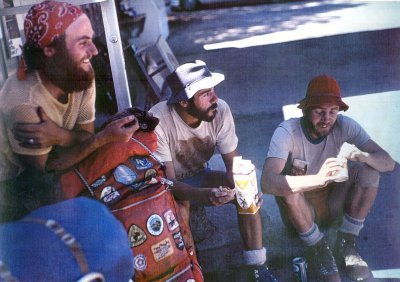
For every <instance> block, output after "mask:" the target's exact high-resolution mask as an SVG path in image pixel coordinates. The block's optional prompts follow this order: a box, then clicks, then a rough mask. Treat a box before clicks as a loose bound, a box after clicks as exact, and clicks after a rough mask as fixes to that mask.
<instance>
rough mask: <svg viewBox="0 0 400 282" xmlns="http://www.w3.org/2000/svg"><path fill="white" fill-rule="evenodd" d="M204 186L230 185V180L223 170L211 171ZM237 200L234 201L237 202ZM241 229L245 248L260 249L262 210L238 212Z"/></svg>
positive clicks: (261, 246) (261, 245)
mask: <svg viewBox="0 0 400 282" xmlns="http://www.w3.org/2000/svg"><path fill="white" fill-rule="evenodd" d="M202 186H203V187H219V186H228V187H229V181H228V179H227V178H226V174H225V172H223V171H211V172H209V173H208V174H207V176H206V178H205V181H204V183H203V185H202ZM234 201H235V202H232V203H233V204H235V206H236V207H237V204H236V200H234ZM238 223H239V231H240V235H241V237H242V241H243V244H244V249H245V250H259V249H261V248H263V244H262V219H261V214H260V212H257V213H255V214H254V215H252V214H238Z"/></svg>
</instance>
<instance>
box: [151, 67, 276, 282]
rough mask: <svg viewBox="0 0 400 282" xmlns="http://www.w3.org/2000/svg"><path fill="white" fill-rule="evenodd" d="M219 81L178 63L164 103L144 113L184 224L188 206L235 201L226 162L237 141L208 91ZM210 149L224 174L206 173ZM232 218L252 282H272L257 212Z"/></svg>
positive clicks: (228, 117)
mask: <svg viewBox="0 0 400 282" xmlns="http://www.w3.org/2000/svg"><path fill="white" fill-rule="evenodd" d="M223 80H224V76H223V75H222V74H219V73H211V72H210V71H209V70H208V68H207V66H206V64H205V63H204V62H202V61H199V60H196V61H194V62H189V63H186V64H183V65H181V66H180V67H178V68H177V69H176V70H175V71H174V72H173V73H171V74H170V75H169V76H168V77H167V83H168V85H169V87H170V88H171V90H172V96H171V97H170V99H169V100H168V102H167V101H163V102H160V103H158V104H157V105H155V106H153V107H152V108H151V109H150V112H151V113H153V114H154V116H156V117H158V118H159V119H160V124H159V125H158V126H157V128H156V130H155V132H156V134H157V137H158V148H157V151H156V155H157V157H158V158H159V159H160V160H161V161H163V162H164V164H165V168H166V175H167V178H168V179H174V180H176V181H177V182H176V183H175V184H174V186H173V188H172V189H173V193H174V195H175V196H176V197H177V198H178V199H179V200H180V201H184V205H185V208H183V211H182V213H183V214H184V215H185V220H186V222H188V223H189V207H190V204H189V201H194V202H197V203H199V204H202V205H215V206H218V205H223V204H225V203H228V202H231V201H232V200H234V197H235V195H234V190H232V188H234V185H233V178H232V163H233V157H235V156H237V155H238V152H237V144H238V138H237V137H236V133H235V125H234V121H233V117H232V114H231V111H230V109H229V106H228V105H227V104H226V102H225V101H223V100H221V99H218V97H217V95H216V94H215V91H214V87H215V86H216V85H217V84H219V83H220V82H221V81H223ZM215 149H218V151H219V152H220V153H221V154H222V158H223V160H224V163H225V166H226V173H225V172H221V171H212V170H210V169H208V168H206V163H207V162H208V161H209V160H210V158H211V157H212V155H213V154H214V151H215ZM206 187H208V188H206ZM218 187H220V188H218ZM222 187H229V189H223V188H222ZM198 188H202V189H198ZM238 219H239V230H240V233H241V236H242V239H243V243H244V248H245V250H244V252H243V255H244V259H245V263H246V264H247V265H248V266H249V270H250V271H249V273H251V275H252V280H257V279H258V280H257V281H276V279H275V278H274V276H273V275H272V273H271V272H270V271H269V270H268V268H267V267H266V265H265V263H266V250H265V248H264V247H263V244H262V222H261V215H260V213H259V212H257V213H255V214H251V215H249V214H239V215H238ZM257 277H258V278H257Z"/></svg>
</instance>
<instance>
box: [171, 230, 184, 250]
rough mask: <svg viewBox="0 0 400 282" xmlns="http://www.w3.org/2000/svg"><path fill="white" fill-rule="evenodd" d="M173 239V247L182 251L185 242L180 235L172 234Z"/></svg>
mask: <svg viewBox="0 0 400 282" xmlns="http://www.w3.org/2000/svg"><path fill="white" fill-rule="evenodd" d="M172 237H173V238H174V241H175V245H176V247H177V248H178V249H179V250H183V248H185V242H184V241H183V237H182V233H181V232H180V231H178V232H176V233H174V234H172Z"/></svg>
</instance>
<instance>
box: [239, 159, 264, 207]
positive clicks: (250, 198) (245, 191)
mask: <svg viewBox="0 0 400 282" xmlns="http://www.w3.org/2000/svg"><path fill="white" fill-rule="evenodd" d="M233 180H234V181H235V193H236V200H237V202H238V205H239V209H238V212H239V214H255V213H256V212H257V211H258V209H259V208H260V207H258V206H257V205H256V203H255V196H256V195H257V193H258V187H257V177H256V170H255V166H254V165H253V164H252V163H251V161H249V160H243V159H242V157H235V158H234V160H233Z"/></svg>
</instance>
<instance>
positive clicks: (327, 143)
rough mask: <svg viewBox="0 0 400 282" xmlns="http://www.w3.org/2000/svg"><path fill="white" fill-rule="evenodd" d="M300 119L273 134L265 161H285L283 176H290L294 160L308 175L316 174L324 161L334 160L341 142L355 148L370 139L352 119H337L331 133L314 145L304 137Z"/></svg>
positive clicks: (292, 120) (281, 126)
mask: <svg viewBox="0 0 400 282" xmlns="http://www.w3.org/2000/svg"><path fill="white" fill-rule="evenodd" d="M304 131H305V129H303V128H302V125H301V118H292V119H289V120H286V121H284V122H282V123H281V124H280V125H279V126H278V128H277V129H276V130H275V132H274V134H273V136H272V139H271V143H270V146H269V150H268V154H267V158H279V159H283V160H285V161H286V165H285V169H284V172H283V174H285V175H286V174H289V171H290V169H291V167H292V163H293V160H294V159H298V160H301V161H306V162H308V168H307V174H309V175H310V174H316V173H318V171H319V170H320V168H321V166H322V164H323V163H324V161H325V160H326V159H327V158H332V157H333V158H334V157H336V156H337V154H338V153H339V150H340V147H341V146H342V144H343V143H344V142H347V143H350V144H354V145H355V146H357V147H360V146H362V145H364V144H365V143H366V142H367V141H368V140H369V139H370V136H369V135H368V134H367V133H366V132H365V130H364V129H363V128H362V127H361V126H360V125H359V124H358V123H357V122H356V121H354V120H353V119H351V118H349V117H347V116H343V115H338V116H337V120H336V123H335V125H334V127H333V129H332V131H331V133H330V134H329V135H328V136H327V137H326V138H323V139H322V140H318V141H319V142H313V141H312V140H310V139H309V138H308V134H305V133H304Z"/></svg>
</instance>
